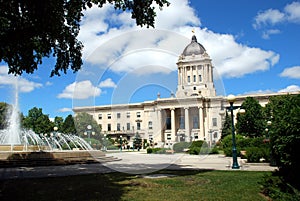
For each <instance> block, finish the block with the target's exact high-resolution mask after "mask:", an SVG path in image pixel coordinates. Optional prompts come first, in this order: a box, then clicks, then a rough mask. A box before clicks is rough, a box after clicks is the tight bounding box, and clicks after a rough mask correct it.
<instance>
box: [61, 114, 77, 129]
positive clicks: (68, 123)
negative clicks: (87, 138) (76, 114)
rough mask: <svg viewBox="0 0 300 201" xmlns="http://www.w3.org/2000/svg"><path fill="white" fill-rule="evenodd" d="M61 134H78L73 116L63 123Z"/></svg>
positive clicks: (69, 116)
mask: <svg viewBox="0 0 300 201" xmlns="http://www.w3.org/2000/svg"><path fill="white" fill-rule="evenodd" d="M61 132H62V133H66V134H76V128H75V123H74V118H73V116H72V115H71V114H70V115H68V116H67V117H66V119H65V121H64V122H63V124H62V128H61Z"/></svg>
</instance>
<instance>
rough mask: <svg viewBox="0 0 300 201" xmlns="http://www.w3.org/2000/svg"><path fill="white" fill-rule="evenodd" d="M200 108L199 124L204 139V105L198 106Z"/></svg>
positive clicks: (201, 137)
mask: <svg viewBox="0 0 300 201" xmlns="http://www.w3.org/2000/svg"><path fill="white" fill-rule="evenodd" d="M198 109H199V125H200V136H199V138H200V139H201V140H203V139H204V118H203V106H200V107H198Z"/></svg>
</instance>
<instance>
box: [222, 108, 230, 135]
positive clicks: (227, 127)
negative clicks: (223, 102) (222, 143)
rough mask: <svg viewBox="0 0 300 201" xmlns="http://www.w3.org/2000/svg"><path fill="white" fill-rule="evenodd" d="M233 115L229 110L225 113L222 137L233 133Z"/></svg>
mask: <svg viewBox="0 0 300 201" xmlns="http://www.w3.org/2000/svg"><path fill="white" fill-rule="evenodd" d="M231 129H232V128H231V116H230V115H228V112H227V111H226V113H225V121H224V124H223V127H222V133H221V139H224V138H225V137H226V136H227V135H231Z"/></svg>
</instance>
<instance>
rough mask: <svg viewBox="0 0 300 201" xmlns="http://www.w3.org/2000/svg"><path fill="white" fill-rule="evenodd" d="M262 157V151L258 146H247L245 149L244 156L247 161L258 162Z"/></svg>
mask: <svg viewBox="0 0 300 201" xmlns="http://www.w3.org/2000/svg"><path fill="white" fill-rule="evenodd" d="M262 157H263V153H262V151H261V149H260V148H258V147H249V148H247V149H246V158H247V162H249V163H258V162H259V161H260V159H261V158H262Z"/></svg>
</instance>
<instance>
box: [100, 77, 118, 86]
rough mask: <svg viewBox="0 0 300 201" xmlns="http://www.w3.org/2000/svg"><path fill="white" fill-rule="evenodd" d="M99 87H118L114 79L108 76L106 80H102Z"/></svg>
mask: <svg viewBox="0 0 300 201" xmlns="http://www.w3.org/2000/svg"><path fill="white" fill-rule="evenodd" d="M99 87H103V88H104V87H112V88H116V87H117V85H116V84H115V83H114V81H112V79H111V78H107V79H106V80H104V81H102V82H100V84H99Z"/></svg>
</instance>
